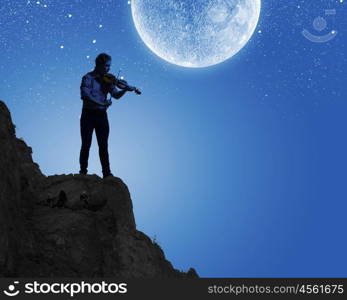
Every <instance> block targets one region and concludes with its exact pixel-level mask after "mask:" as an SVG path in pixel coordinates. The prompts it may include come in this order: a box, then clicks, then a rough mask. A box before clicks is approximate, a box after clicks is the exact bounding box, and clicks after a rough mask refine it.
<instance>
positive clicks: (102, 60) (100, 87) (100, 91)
mask: <svg viewBox="0 0 347 300" xmlns="http://www.w3.org/2000/svg"><path fill="white" fill-rule="evenodd" d="M111 60H112V59H111V56H110V55H108V54H106V53H101V54H99V55H98V56H97V58H96V59H95V68H94V70H93V71H92V72H89V73H87V74H86V75H84V76H83V78H82V83H81V99H82V100H83V108H82V115H81V122H80V124H81V138H82V146H81V152H80V172H79V173H80V174H87V172H88V169H87V168H88V157H89V149H90V146H91V143H92V136H93V131H94V129H95V133H96V138H97V141H98V145H99V156H100V162H101V166H102V174H103V177H104V178H105V177H108V176H113V175H112V173H111V170H110V163H109V156H108V136H109V131H110V129H109V124H108V119H107V112H106V110H107V108H108V107H109V106H110V105H111V104H112V102H111V99H110V100H108V99H107V94H108V93H110V94H111V96H112V97H113V98H116V99H119V98H121V97H122V96H123V95H124V94H125V93H126V91H127V89H124V90H120V91H119V90H118V89H117V88H116V86H115V85H113V84H108V83H106V82H104V81H103V76H104V75H105V74H106V73H108V72H109V71H110V68H111Z"/></svg>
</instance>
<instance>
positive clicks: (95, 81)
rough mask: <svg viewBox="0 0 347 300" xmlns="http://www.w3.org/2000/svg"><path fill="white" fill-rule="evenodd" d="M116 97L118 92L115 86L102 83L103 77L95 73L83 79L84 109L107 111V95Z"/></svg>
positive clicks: (90, 73)
mask: <svg viewBox="0 0 347 300" xmlns="http://www.w3.org/2000/svg"><path fill="white" fill-rule="evenodd" d="M108 93H110V94H111V96H112V97H116V95H117V93H118V90H117V88H116V87H115V86H114V85H111V86H108V85H106V84H104V83H102V81H101V76H100V75H99V74H98V73H96V72H95V71H92V72H89V73H87V74H86V75H84V76H83V77H82V82H81V99H82V100H83V108H86V109H97V110H104V111H106V110H107V108H108V105H107V102H108V101H107V94H108Z"/></svg>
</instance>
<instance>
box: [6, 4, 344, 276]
mask: <svg viewBox="0 0 347 300" xmlns="http://www.w3.org/2000/svg"><path fill="white" fill-rule="evenodd" d="M37 2H38V1H31V2H30V1H7V0H6V1H4V0H0V24H1V31H0V53H1V59H0V99H1V100H3V101H5V102H6V104H7V105H8V106H9V108H10V110H11V112H12V118H13V120H14V123H15V124H16V126H17V136H18V137H23V138H24V139H25V141H26V142H27V143H28V144H29V145H30V146H31V147H32V148H33V158H34V160H35V161H36V162H37V163H38V164H39V165H40V168H41V170H42V171H43V172H44V173H45V174H46V175H53V174H69V173H77V172H78V169H79V165H78V155H79V149H80V136H79V116H80V112H81V105H82V101H81V100H80V97H79V85H80V80H81V77H82V76H83V75H84V74H85V73H87V72H89V71H90V70H91V69H92V68H93V66H94V58H95V56H96V55H97V54H98V53H100V52H107V53H109V54H110V55H112V57H113V62H112V68H111V71H112V72H113V73H117V72H118V70H119V69H121V70H122V71H121V73H122V74H123V76H125V78H126V79H127V80H128V81H129V82H130V83H131V84H134V85H136V86H138V87H139V88H140V89H141V90H142V91H143V94H142V95H141V96H137V95H135V94H127V95H126V96H124V97H123V98H122V99H121V100H120V101H114V104H113V105H112V106H111V108H110V109H109V112H108V116H109V121H110V126H111V133H110V140H109V151H110V161H111V167H112V171H113V173H114V174H115V175H116V176H119V177H120V178H122V179H123V181H124V182H125V183H126V184H127V185H128V187H129V190H130V193H131V196H132V200H133V205H134V214H135V218H136V222H137V227H138V229H139V230H141V231H143V232H145V233H146V234H147V235H149V236H150V237H152V238H155V239H156V241H157V242H158V243H159V244H160V245H161V247H162V248H163V250H164V251H165V254H166V256H167V258H168V259H169V260H170V261H171V262H172V263H173V265H174V266H175V267H176V268H178V269H181V270H187V269H188V268H189V267H191V266H192V267H194V268H196V270H197V272H198V273H199V275H200V276H203V277H252V276H253V277H281V276H290V277H305V276H308V277H310V276H314V277H334V276H346V270H347V262H346V258H345V253H346V252H347V243H346V240H345V238H344V236H345V228H346V225H347V219H346V213H345V212H346V209H347V204H346V199H347V192H346V188H345V187H346V178H347V177H346V170H347V158H346V153H347V142H346V113H347V104H346V99H347V97H346V96H347V92H346V85H345V80H346V75H347V70H346V66H347V59H346V44H347V43H346V42H347V38H346V34H347V32H346V28H347V19H346V18H345V16H346V3H345V1H335V0H334V1H329V0H324V1H323V0H321V1H320V0H317V1H301V0H296V1H293V0H289V1H284V0H276V1H275V0H269V1H262V11H261V16H260V21H259V24H258V27H257V29H256V31H255V33H254V35H253V36H252V38H251V40H250V41H249V43H248V44H247V45H246V47H245V48H244V49H242V50H241V51H240V52H239V53H238V54H237V55H236V56H234V57H233V58H232V59H229V60H227V61H225V62H224V63H221V64H219V65H216V66H212V67H209V68H202V69H188V68H183V67H179V66H176V65H172V64H169V63H167V62H165V61H164V60H162V59H160V58H159V57H157V56H155V54H153V53H152V52H151V51H150V50H149V49H148V48H147V47H146V45H145V44H144V43H143V42H142V40H141V38H140V37H139V35H138V34H137V32H136V29H135V28H134V25H133V22H132V18H131V6H130V5H129V4H128V2H127V1H123V0H122V1H121V0H118V1H109V0H104V1H100V0H85V1H78V0H76V1H67V0H61V1H53V0H51V1H48V0H47V1H39V3H37ZM326 9H335V10H336V14H335V15H325V10H326ZM318 16H321V17H324V18H325V19H326V21H327V28H326V29H325V30H324V31H322V32H317V31H315V29H314V28H313V25H312V22H313V20H314V19H315V18H316V17H318ZM303 29H307V30H310V31H311V32H312V34H316V35H320V34H326V33H328V32H329V31H331V30H336V31H337V32H338V34H337V36H336V37H335V38H334V39H332V40H331V41H329V42H326V43H313V42H312V41H309V40H307V39H306V38H305V37H304V36H303V35H302V31H303ZM89 171H90V172H91V173H96V174H98V175H100V174H101V167H100V163H99V158H98V155H97V146H96V139H95V137H94V139H93V145H92V149H91V154H90V168H89Z"/></svg>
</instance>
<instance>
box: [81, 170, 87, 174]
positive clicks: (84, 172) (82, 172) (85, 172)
mask: <svg viewBox="0 0 347 300" xmlns="http://www.w3.org/2000/svg"><path fill="white" fill-rule="evenodd" d="M79 173H80V174H81V175H87V173H88V172H87V171H82V170H80V172H79Z"/></svg>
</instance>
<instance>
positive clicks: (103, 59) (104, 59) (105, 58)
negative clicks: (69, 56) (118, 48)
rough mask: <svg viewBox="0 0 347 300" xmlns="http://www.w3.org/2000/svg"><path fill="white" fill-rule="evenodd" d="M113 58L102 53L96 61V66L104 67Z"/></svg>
mask: <svg viewBox="0 0 347 300" xmlns="http://www.w3.org/2000/svg"><path fill="white" fill-rule="evenodd" d="M111 59H112V57H111V56H110V55H108V54H106V53H100V54H99V55H98V56H97V57H96V59H95V65H97V66H100V65H104V64H105V63H106V62H107V61H109V60H111Z"/></svg>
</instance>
